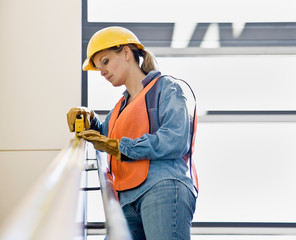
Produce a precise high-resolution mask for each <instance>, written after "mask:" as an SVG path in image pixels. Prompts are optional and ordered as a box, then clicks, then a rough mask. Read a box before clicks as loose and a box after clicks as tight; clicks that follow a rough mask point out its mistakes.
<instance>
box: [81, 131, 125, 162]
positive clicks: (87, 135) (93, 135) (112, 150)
mask: <svg viewBox="0 0 296 240" xmlns="http://www.w3.org/2000/svg"><path fill="white" fill-rule="evenodd" d="M77 136H78V137H82V138H84V139H86V140H87V141H89V142H91V143H92V144H93V145H94V147H95V149H97V150H99V151H104V152H106V153H109V154H111V155H113V156H115V157H116V158H117V160H119V161H120V160H121V153H120V151H119V149H118V146H119V140H118V139H114V138H108V137H106V136H104V135H101V134H100V133H99V132H98V131H95V130H87V131H83V132H80V133H77Z"/></svg>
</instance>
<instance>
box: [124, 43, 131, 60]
mask: <svg viewBox="0 0 296 240" xmlns="http://www.w3.org/2000/svg"><path fill="white" fill-rule="evenodd" d="M122 52H123V54H124V58H125V59H126V60H129V59H130V58H131V56H132V55H133V53H132V50H131V49H130V48H129V47H128V46H124V47H123V49H122Z"/></svg>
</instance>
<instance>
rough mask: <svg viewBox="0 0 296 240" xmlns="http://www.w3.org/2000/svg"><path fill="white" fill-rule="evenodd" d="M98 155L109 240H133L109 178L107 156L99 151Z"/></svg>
mask: <svg viewBox="0 0 296 240" xmlns="http://www.w3.org/2000/svg"><path fill="white" fill-rule="evenodd" d="M96 155H97V165H98V172H99V180H100V185H101V191H102V199H103V204H104V211H105V216H106V228H107V235H108V240H131V239H132V237H131V234H130V231H129V229H128V225H127V221H126V219H125V217H124V214H123V211H122V209H121V206H120V204H119V201H118V198H117V195H116V192H115V190H114V187H113V184H112V181H111V180H108V178H107V171H106V158H104V156H106V155H104V154H103V153H101V152H99V151H96Z"/></svg>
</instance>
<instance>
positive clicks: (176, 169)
mask: <svg viewBox="0 0 296 240" xmlns="http://www.w3.org/2000/svg"><path fill="white" fill-rule="evenodd" d="M141 58H142V61H140V59H141ZM83 70H84V71H88V70H94V71H100V72H101V75H102V76H103V77H105V79H106V80H107V81H109V82H110V83H111V84H112V85H113V86H114V87H117V86H122V85H124V86H125V87H126V91H125V92H124V93H123V97H122V98H121V99H120V100H119V102H118V103H117V104H116V105H115V107H114V108H113V109H112V110H111V111H110V113H109V114H108V116H107V117H106V119H105V120H104V121H103V122H100V120H99V118H98V116H97V115H96V114H95V113H94V111H92V110H90V109H88V108H85V107H74V108H72V109H70V111H69V112H68V114H67V119H68V125H69V128H70V131H74V122H75V118H76V116H77V115H80V114H83V115H84V119H85V126H86V129H88V130H85V131H83V132H80V133H79V134H78V136H80V137H83V138H85V139H86V140H88V141H91V142H92V143H93V145H94V147H95V148H96V149H97V150H99V151H106V152H107V153H108V154H109V155H108V164H109V169H108V171H109V176H110V178H111V179H112V181H113V183H114V187H115V189H116V191H117V193H118V198H119V200H120V204H121V206H122V209H123V212H124V214H125V217H126V219H127V222H128V225H129V228H130V231H131V234H132V236H133V239H147V240H157V239H159V240H173V239H186V240H188V239H190V226H191V221H192V219H193V214H194V211H195V204H196V196H197V194H196V188H195V187H194V184H193V181H192V179H191V178H190V177H188V176H187V175H186V172H187V171H188V165H187V164H186V161H185V160H184V159H185V156H186V154H188V152H189V151H190V150H191V144H192V132H191V129H190V128H191V127H190V117H189V113H188V109H187V107H186V98H185V96H184V93H183V91H182V89H181V87H180V85H179V84H178V83H177V81H175V80H174V78H172V77H169V76H162V75H161V73H160V72H159V71H158V70H157V67H156V61H155V58H154V56H153V55H152V54H151V53H150V52H148V51H147V50H146V49H145V48H144V46H143V45H142V44H141V43H140V41H139V40H138V38H137V37H136V36H135V35H134V34H133V33H132V32H131V31H129V30H128V29H126V28H122V27H108V28H104V29H102V30H100V31H98V32H96V33H95V34H94V35H93V36H92V37H91V39H90V41H89V43H88V47H87V58H86V60H85V61H84V63H83Z"/></svg>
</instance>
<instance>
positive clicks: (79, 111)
mask: <svg viewBox="0 0 296 240" xmlns="http://www.w3.org/2000/svg"><path fill="white" fill-rule="evenodd" d="M77 115H83V116H84V127H85V129H90V121H91V119H92V118H93V117H94V112H93V111H92V110H89V109H88V108H86V107H73V108H71V109H70V111H69V112H68V113H67V122H68V127H69V130H70V132H74V130H75V129H74V126H75V120H76V117H77Z"/></svg>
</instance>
